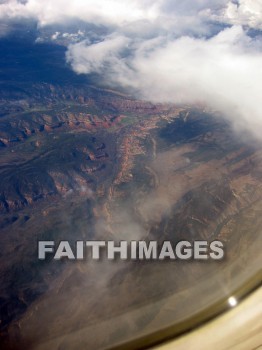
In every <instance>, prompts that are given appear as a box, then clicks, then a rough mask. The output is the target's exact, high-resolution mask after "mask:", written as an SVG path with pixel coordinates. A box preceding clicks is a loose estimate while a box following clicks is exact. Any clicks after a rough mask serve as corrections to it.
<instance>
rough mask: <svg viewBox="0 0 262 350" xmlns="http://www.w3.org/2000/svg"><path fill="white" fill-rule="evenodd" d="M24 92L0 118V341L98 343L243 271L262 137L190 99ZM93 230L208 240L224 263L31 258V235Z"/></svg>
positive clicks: (171, 317)
mask: <svg viewBox="0 0 262 350" xmlns="http://www.w3.org/2000/svg"><path fill="white" fill-rule="evenodd" d="M38 95H39V97H38ZM40 96H41V98H42V106H40V102H39V105H37V104H38V102H37V101H38V99H39V100H40ZM31 98H32V99H34V105H33V102H31V105H30V102H27V104H25V103H24V102H23V97H22V96H21V99H20V103H18V105H19V108H18V107H17V110H12V111H11V112H10V108H9V109H8V108H7V107H6V109H8V110H9V112H10V113H7V114H5V116H2V117H1V132H0V140H1V150H0V152H1V167H0V172H1V184H0V190H1V195H0V203H1V209H0V210H1V221H0V227H1V247H4V252H2V253H1V257H0V259H1V265H0V266H1V270H0V276H1V288H0V302H1V310H2V311H1V321H0V327H1V335H2V339H3V347H4V348H7V349H8V348H10V349H16V348H19V349H20V348H21V349H22V348H23V349H24V348H27V349H30V348H32V349H46V348H47V347H48V346H49V347H50V348H52V349H60V348H63V349H73V348H75V347H76V346H77V347H78V348H79V347H82V348H83V346H85V348H97V349H98V348H107V347H111V346H113V345H115V344H117V343H119V342H122V341H126V340H128V339H131V338H133V337H137V336H141V335H142V334H147V333H150V332H152V331H154V330H155V329H157V328H159V326H160V325H161V326H164V325H168V324H169V323H173V322H177V321H179V320H181V319H185V318H187V317H190V316H191V315H193V314H195V313H197V312H198V311H200V310H202V309H203V308H205V307H207V306H208V305H212V304H213V303H214V302H215V301H217V300H220V299H221V297H226V296H227V292H225V291H226V290H229V291H230V290H232V289H233V290H234V289H235V288H237V287H238V286H240V285H241V284H242V283H243V281H244V280H245V279H246V278H247V277H249V276H250V269H252V268H254V272H255V266H257V260H256V259H255V257H254V259H253V260H254V261H252V255H251V256H250V254H253V253H254V252H255V248H256V246H258V244H259V243H260V241H259V239H260V238H259V227H260V225H261V224H262V222H261V220H262V219H261V217H262V216H261V208H262V207H261V200H262V187H261V178H262V165H261V164H262V162H261V157H262V148H261V147H259V146H258V145H255V144H254V143H251V142H250V143H248V142H243V141H241V140H239V137H238V135H236V134H234V132H233V131H232V130H231V128H230V126H229V125H228V123H227V122H225V121H224V120H223V119H222V117H221V116H218V115H217V114H216V113H214V112H213V113H211V112H210V113H207V112H204V111H203V110H201V109H190V108H188V107H177V106H164V105H156V106H154V105H152V104H151V103H147V102H143V101H136V100H133V99H131V98H129V97H127V96H124V95H120V94H118V93H115V92H113V91H103V90H100V89H96V88H90V87H89V88H88V89H87V90H86V91H81V90H80V91H74V90H72V91H70V92H69V91H67V90H66V89H65V90H63V89H62V88H61V87H59V86H54V85H46V86H44V87H43V86H35V89H34V96H31ZM43 101H44V103H43ZM2 104H3V105H5V106H7V105H8V101H6V100H5V99H4V98H2ZM43 106H45V107H43ZM93 238H95V239H105V240H107V239H114V240H116V241H120V240H121V239H128V240H134V239H143V240H149V239H156V240H158V241H159V242H162V241H163V240H165V239H168V240H171V241H172V242H177V241H179V240H180V239H187V240H195V239H206V240H210V241H211V240H213V239H215V238H218V239H221V240H223V242H224V243H225V246H226V260H225V261H223V262H213V263H208V264H203V263H197V262H188V263H181V262H179V261H177V262H151V263H148V262H119V263H108V262H104V261H101V262H92V261H83V262H68V261H62V262H54V261H53V260H52V259H48V260H47V261H44V262H41V261H38V259H37V240H42V239H43V240H55V241H57V242H59V241H60V240H69V241H70V242H75V241H76V240H88V239H93ZM72 244H73V243H72ZM247 246H249V247H250V249H249V250H248V251H247V250H246V247H247ZM252 252H253V253H252ZM247 260H248V261H249V262H250V261H251V262H250V263H249V268H248V269H247V270H245V269H244V267H245V264H246V262H247ZM214 276H215V277H214ZM207 281H209V283H208V284H207ZM222 283H223V288H222V287H221V284H222ZM206 288H208V289H209V292H208V293H206V297H205V298H200V296H201V294H202V293H203V290H205V289H206ZM196 299H198V303H196V304H194V303H192V300H196ZM171 311H172V312H171ZM119 324H121V326H119ZM18 344H20V345H18Z"/></svg>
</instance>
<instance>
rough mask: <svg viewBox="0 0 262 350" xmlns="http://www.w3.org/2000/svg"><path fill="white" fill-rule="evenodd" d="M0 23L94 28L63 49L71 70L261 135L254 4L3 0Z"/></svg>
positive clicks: (261, 26) (258, 15) (258, 12)
mask: <svg viewBox="0 0 262 350" xmlns="http://www.w3.org/2000/svg"><path fill="white" fill-rule="evenodd" d="M0 18H3V19H5V20H6V19H9V20H13V19H19V18H23V19H24V18H28V19H34V20H36V21H37V22H38V24H39V26H45V25H50V24H55V23H62V22H63V23H66V22H67V21H72V20H81V21H84V22H86V23H89V24H92V25H95V26H97V27H99V26H100V27H101V26H102V27H104V28H106V29H107V30H106V31H104V33H106V34H101V35H98V36H97V38H96V40H95V41H94V40H91V39H90V37H88V35H87V36H86V37H85V38H83V40H82V41H80V42H78V43H73V44H71V45H69V46H68V51H67V57H66V59H67V61H68V62H69V63H70V64H71V66H72V69H73V70H74V71H75V72H76V73H79V74H80V73H82V74H91V73H97V74H99V75H100V76H101V79H103V81H104V83H105V84H107V85H112V86H118V87H119V86H120V87H125V88H127V89H131V91H132V92H134V93H135V94H136V96H137V97H139V98H143V99H147V100H151V101H155V102H173V103H182V104H192V105H193V104H196V103H202V104H205V105H207V106H208V107H210V108H212V109H216V110H219V111H220V112H222V113H223V114H224V115H225V116H227V117H228V118H229V119H230V120H231V121H232V123H233V124H234V125H235V126H236V127H238V128H242V129H248V130H249V131H252V132H253V134H255V135H256V136H258V137H259V138H261V136H260V132H259V130H260V128H261V127H262V113H261V111H260V95H261V91H262V40H261V30H262V0H239V1H227V0H212V1H211V0H184V1H179V0H153V1H149V0H140V1H138V0H132V1H131V0H125V1H123V0H121V1H120V0H96V1H95V0H76V1H68V0H53V1H50V0H47V1H41V0H29V1H27V2H21V1H15V0H10V1H5V2H3V3H2V4H0ZM251 29H252V31H250V30H251ZM250 33H252V34H250ZM69 35H70V34H69ZM55 36H56V33H54V36H53V40H55V39H56V37H55Z"/></svg>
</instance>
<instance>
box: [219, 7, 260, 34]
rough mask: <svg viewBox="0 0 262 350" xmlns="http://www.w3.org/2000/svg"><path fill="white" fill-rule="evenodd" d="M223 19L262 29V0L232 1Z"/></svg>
mask: <svg viewBox="0 0 262 350" xmlns="http://www.w3.org/2000/svg"><path fill="white" fill-rule="evenodd" d="M221 20H226V21H228V22H229V23H231V24H241V25H247V26H249V27H251V28H256V29H262V0H239V3H234V2H231V1H230V2H229V3H228V4H227V6H226V9H225V11H224V14H223V16H222V18H221Z"/></svg>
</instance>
